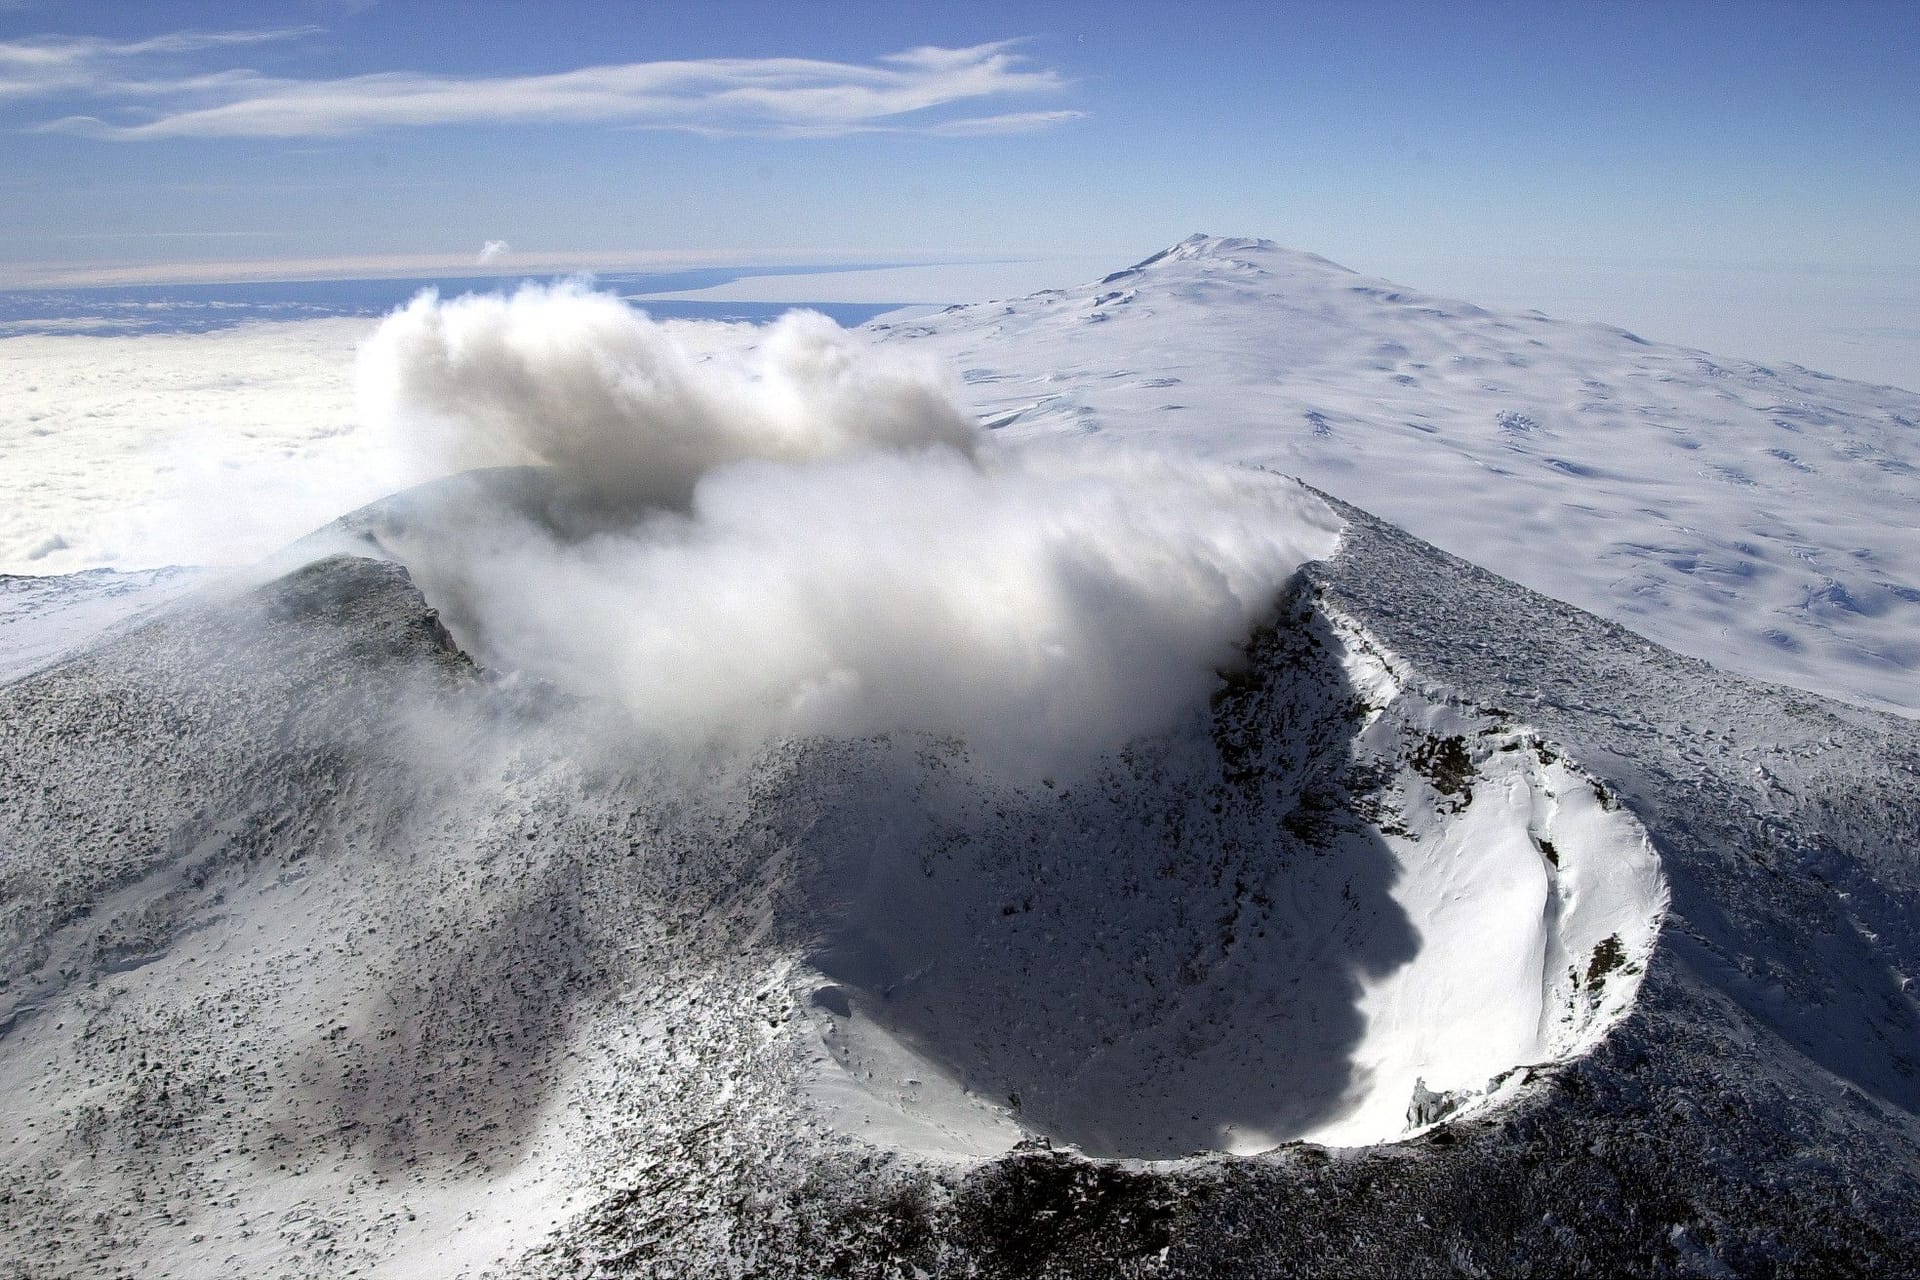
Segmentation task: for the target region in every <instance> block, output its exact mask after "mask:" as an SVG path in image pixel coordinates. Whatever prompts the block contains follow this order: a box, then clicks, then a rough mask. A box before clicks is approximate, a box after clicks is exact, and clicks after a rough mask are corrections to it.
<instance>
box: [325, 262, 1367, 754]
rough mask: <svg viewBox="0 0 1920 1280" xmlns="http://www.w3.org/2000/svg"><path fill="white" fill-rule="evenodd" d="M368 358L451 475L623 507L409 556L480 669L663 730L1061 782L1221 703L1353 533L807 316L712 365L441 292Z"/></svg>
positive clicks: (577, 319)
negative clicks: (994, 433) (916, 751)
mask: <svg viewBox="0 0 1920 1280" xmlns="http://www.w3.org/2000/svg"><path fill="white" fill-rule="evenodd" d="M362 359H363V368H362V382H361V387H362V395H363V400H362V403H363V406H365V410H366V412H368V413H370V414H372V415H374V416H377V417H378V418H380V419H381V420H382V421H383V422H385V423H387V424H388V425H389V426H391V427H393V428H397V429H398V430H400V431H402V432H405V433H408V434H410V435H411V436H412V437H413V438H414V440H415V442H416V446H417V447H419V448H423V449H425V450H427V451H428V452H429V453H437V454H438V455H439V457H440V459H441V465H442V466H443V467H452V466H457V465H462V464H467V463H474V462H506V461H537V462H542V463H545V464H547V465H548V466H549V467H550V468H552V469H553V470H554V471H556V472H557V473H558V474H559V475H560V476H561V477H563V478H564V479H565V480H566V481H567V482H569V483H571V484H574V485H583V486H587V487H589V488H591V489H592V490H594V491H595V492H596V493H598V494H602V495H605V494H609V493H611V494H615V495H618V497H619V498H620V499H621V501H622V502H623V503H624V504H625V505H624V506H622V507H621V508H620V511H621V514H620V516H619V518H617V519H612V520H608V519H602V520H599V521H597V522H595V523H594V524H593V525H592V526H591V531H590V532H583V531H582V530H581V529H580V528H577V527H576V528H571V529H559V528H555V527H554V526H553V524H552V523H551V522H550V520H549V519H547V518H545V517H544V516H536V515H533V514H529V513H528V511H526V510H522V509H515V508H513V507H512V506H511V504H506V503H501V504H494V505H488V504H486V503H484V502H480V501H477V500H475V499H474V496H473V495H474V494H478V493H481V492H483V491H482V490H474V491H472V493H469V494H468V495H467V496H466V497H464V498H462V499H460V500H457V501H450V502H447V503H446V504H445V505H444V507H443V509H442V512H441V514H440V516H439V517H438V518H437V519H435V520H430V521H409V522H408V527H407V528H406V529H405V530H395V531H394V533H393V535H392V539H391V546H392V547H393V549H394V550H395V551H396V552H397V553H398V554H399V555H400V556H401V557H402V558H403V559H404V560H405V561H406V562H407V563H408V564H409V566H410V567H411V568H412V569H413V571H414V573H415V576H416V578H417V579H418V580H419V581H420V583H421V585H422V587H423V588H424V589H425V590H426V592H427V594H428V596H429V598H430V599H432V600H433V601H434V602H435V603H436V604H437V605H439V606H440V607H441V608H442V609H443V611H444V612H445V613H446V615H447V617H448V618H449V620H450V622H451V623H452V625H454V627H455V629H456V632H457V633H458V634H460V635H461V636H462V639H463V640H464V641H465V642H466V643H468V644H470V645H472V646H473V647H474V648H475V649H476V651H477V653H478V655H479V657H480V658H481V660H482V661H483V662H486V663H488V664H489V665H492V666H494V667H496V668H501V669H505V670H510V671H518V672H523V673H525V674H528V675H531V676H536V677H539V678H542V679H546V680H550V681H553V682H555V683H557V684H559V685H561V686H562V687H564V688H567V689H570V690H573V691H575V692H577V693H582V694H586V695H589V696H593V697H597V698H603V699H609V700H612V701H614V702H617V703H618V704H620V705H622V706H624V707H625V708H626V710H627V711H628V713H629V714H630V715H631V716H632V717H634V718H635V719H636V720H637V721H638V722H639V723H640V724H641V725H642V726H643V727H645V728H647V729H649V730H653V731H658V732H662V733H669V734H693V735H696V736H703V737H713V736H716V735H717V736H721V737H739V736H742V735H744V736H746V737H749V738H751V737H755V736H760V735H768V734H772V735H788V734H806V733H834V734H867V733H877V732H886V731H891V730H915V731H924V732H932V733H941V734H951V735H956V736H958V737H960V738H962V739H964V740H965V741H966V742H967V743H968V744H969V746H970V748H971V749H972V751H973V753H974V755H975V758H976V760H979V761H981V762H983V763H986V764H988V765H989V766H990V767H999V768H1011V769H1017V770H1020V771H1033V770H1039V771H1058V770H1063V769H1070V768H1071V767H1072V765H1073V764H1074V762H1075V761H1078V760H1082V759H1085V758H1086V757H1087V756H1088V755H1089V753H1092V752H1097V751H1101V750H1107V749H1112V748H1115V747H1118V746H1120V745H1123V744H1124V743H1125V742H1126V741H1128V740H1129V739H1130V738H1132V737H1134V736H1137V735H1138V734H1141V733H1147V732H1152V731H1155V730H1158V729H1162V728H1166V727H1168V726H1169V725H1170V724H1171V723H1172V722H1173V721H1174V720H1175V719H1176V718H1177V717H1178V716H1179V715H1180V714H1182V712H1184V711H1189V710H1192V709H1194V708H1196V707H1199V706H1203V705H1204V702H1205V698H1206V695H1207V693H1208V691H1209V690H1210V689H1211V688H1212V687H1214V684H1215V682H1216V680H1217V675H1216V674H1215V673H1216V671H1217V670H1218V669H1220V668H1222V667H1224V666H1227V665H1230V664H1231V663H1232V662H1233V660H1234V656H1235V652H1236V649H1235V646H1236V644H1237V643H1238V642H1239V641H1241V640H1242V639H1244V638H1245V636H1246V635H1247V634H1248V632H1249V631H1250V630H1251V628H1252V627H1253V626H1254V625H1255V624H1256V623H1257V622H1258V621H1259V620H1260V619H1261V618H1262V617H1263V616H1264V615H1265V613H1266V612H1267V611H1268V610H1269V609H1270V608H1271V607H1272V606H1273V604H1274V601H1275V595H1276V593H1277V592H1278V591H1279V590H1280V588H1281V586H1282V584H1283V583H1284V582H1285V580H1286V578H1287V576H1288V575H1289V574H1290V573H1291V572H1292V571H1293V570H1294V569H1295V568H1297V567H1298V565H1299V564H1300V563H1301V562H1302V561H1303V560H1305V559H1308V558H1310V557H1313V556H1319V555H1324V554H1327V553H1328V552H1329V551H1330V550H1331V548H1332V546H1333V543H1334V540H1335V536H1336V535H1335V521H1334V520H1333V518H1332V516H1331V515H1330V514H1329V513H1328V512H1327V511H1326V510H1325V508H1324V507H1323V506H1322V505H1321V504H1319V503H1318V502H1316V501H1314V500H1313V499H1312V498H1311V497H1309V496H1308V495H1306V494H1305V493H1304V492H1303V491H1302V490H1300V489H1299V487H1298V486H1296V485H1294V484H1293V483H1291V482H1290V481H1284V480H1281V479H1278V478H1276V477H1273V476H1269V475H1266V474H1264V473H1258V472H1250V471H1244V470H1236V469H1229V468H1222V467H1216V466H1209V465H1205V464H1199V463H1191V462H1175V461H1171V460H1166V459H1159V458H1152V457H1145V456H1132V455H1119V454H1113V453H1109V452H1105V451H1099V450H1092V449H1088V448H1086V447H1084V446H1082V447H1058V446H1056V447H1053V448H1047V447H1042V446H1031V445H1030V446H1025V447H1018V448H1015V447H1007V446H1004V445H1001V444H999V443H997V442H995V441H993V440H990V439H987V438H985V437H984V436H983V435H982V433H980V432H978V431H977V429H976V428H974V427H973V426H972V425H971V424H970V423H968V422H967V421H966V420H965V419H964V418H962V417H961V416H960V414H959V413H958V411H957V410H956V409H955V408H954V407H953V404H952V402H951V401H950V400H949V399H948V398H947V396H946V394H945V393H946V383H945V380H944V378H943V377H941V376H940V375H939V374H938V372H937V371H934V370H930V369H928V368H926V367H925V366H918V365H910V364H902V363H900V362H899V361H898V359H897V357H895V356H893V355H892V354H890V353H884V352H881V351H877V350H875V349H873V348H870V347H869V346H867V345H866V343H865V342H864V340H863V339H861V338H860V337H859V336H857V335H852V334H847V333H844V332H842V331H839V330H837V329H835V328H834V326H832V324H831V323H830V322H828V321H826V320H824V319H823V318H821V317H818V316H805V315H802V316H792V317H789V318H787V319H786V320H783V321H782V322H781V323H780V324H778V325H776V326H773V327H772V328H771V329H770V330H769V331H767V332H766V334H765V335H764V338H763V340H762V341H761V342H760V344H759V345H758V347H757V348H756V349H755V350H753V351H752V352H751V353H749V354H746V355H732V356H730V355H728V354H726V353H724V352H722V353H720V354H716V355H715V356H714V357H713V358H710V359H706V360H701V359H698V358H696V357H694V356H692V355H690V354H689V353H688V352H686V351H685V349H684V348H682V347H681V346H680V344H679V343H678V342H677V341H676V340H674V339H673V338H672V337H671V336H670V335H668V334H665V333H662V332H659V331H657V330H656V329H655V328H654V327H653V326H652V325H651V322H649V321H647V320H646V319H644V317H641V316H639V315H637V314H636V313H634V312H632V311H631V310H630V309H628V308H627V307H625V306H624V305H623V304H621V303H620V302H618V301H617V300H615V299H612V298H607V297H602V296H596V295H593V294H589V293H586V292H584V291H583V290H581V289H579V288H577V287H562V288H558V289H552V290H537V289H536V290H523V291H522V292H521V293H519V294H517V295H515V296H514V297H513V298H510V299H506V298H490V299H458V300H454V301H451V302H448V301H441V300H439V299H437V298H433V297H431V296H427V297H423V298H422V299H420V300H418V301H416V302H415V303H414V304H413V305H412V306H411V307H409V308H407V309H406V310H404V311H402V312H399V313H397V314H396V315H395V316H393V317H392V318H390V319H389V320H388V321H387V322H386V324H385V325H384V326H383V328H382V331H381V332H380V333H379V334H378V335H377V336H376V337H375V339H374V340H372V341H371V342H370V343H369V344H368V345H367V346H366V348H365V349H364V353H363V357H362ZM545 509H546V510H550V509H551V508H550V507H549V508H545Z"/></svg>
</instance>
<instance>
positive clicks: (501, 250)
mask: <svg viewBox="0 0 1920 1280" xmlns="http://www.w3.org/2000/svg"><path fill="white" fill-rule="evenodd" d="M512 250H513V246H512V245H510V244H508V243H507V242H506V241H505V240H489V241H487V242H486V243H485V244H483V245H481V246H480V252H479V253H478V254H477V255H476V256H475V257H474V261H475V262H476V263H478V264H479V265H480V266H483V267H484V266H486V265H487V264H488V263H489V262H494V261H497V260H498V259H499V258H500V256H501V255H502V254H505V253H510V252H512Z"/></svg>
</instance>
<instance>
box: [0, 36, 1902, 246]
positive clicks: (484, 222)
mask: <svg viewBox="0 0 1920 1280" xmlns="http://www.w3.org/2000/svg"><path fill="white" fill-rule="evenodd" d="M182 33H194V34H193V35H183V34H182ZM169 37H170V39H168V38H169ZM1002 41H1018V43H1017V44H1012V45H1008V46H1003V47H1002V48H1001V49H1000V50H998V51H997V52H996V51H992V50H981V49H980V48H979V46H982V45H987V44H990V43H995V42H1002ZM0 42H4V44H5V46H6V48H5V49H4V50H0V127H4V128H5V130H6V132H5V133H4V135H0V173H4V174H5V175H6V176H5V177H4V178H0V184H4V188H5V190H6V209H7V212H6V214H5V215H4V224H0V235H3V238H4V244H0V255H4V257H5V258H6V259H8V260H11V261H15V262H18V261H23V260H47V259H135V260H155V261H169V260H182V259H186V260H192V259H208V258H263V257H297V258H314V257H327V256H334V255H340V256H360V255H369V254H387V253H404V254H431V253H443V252H447V253H452V252H458V253H469V252H472V251H473V250H474V249H476V248H477V247H478V246H479V245H480V244H481V243H482V242H483V241H485V240H488V239H501V240H505V241H507V242H509V243H510V244H511V245H512V246H513V248H514V249H515V250H516V251H519V252H531V253H540V252H556V253H557V252H570V251H577V252H593V251H601V250H680V251H697V252H713V253H720V254H723V255H724V254H740V255H746V256H750V257H761V256H764V255H768V254H772V255H774V256H776V257H777V256H779V255H781V254H810V255H825V256H846V257H850V258H860V259H876V258H892V257H900V256H903V255H905V256H912V255H936V256H937V255H982V254H988V255H992V254H1042V255H1044V254H1068V253H1071V254H1081V253H1091V254H1106V253H1119V254H1122V255H1124V254H1127V253H1131V252H1135V251H1140V250H1144V249H1147V248H1151V247H1153V246H1155V245H1158V244H1161V243H1163V242H1166V241H1170V240H1172V239H1175V238H1177V237H1179V236H1181V235H1184V234H1186V233H1188V232H1190V231H1192V230H1195V229H1208V230H1218V231H1222V232H1230V233H1234V234H1259V235H1267V236H1271V237H1274V238H1277V239H1281V240H1283V241H1286V242H1288V243H1293V244H1298V245H1300V246H1302V247H1307V248H1312V249H1315V250H1317V251H1319V252H1323V253H1327V254H1328V255H1329V256H1333V257H1336V258H1337V257H1340V256H1341V255H1342V254H1343V253H1344V254H1346V255H1347V256H1349V257H1353V256H1359V257H1365V256H1366V254H1367V253H1368V252H1369V251H1370V250H1371V249H1373V248H1374V247H1375V246H1386V245H1393V244H1404V243H1406V242H1409V241H1413V240H1418V241H1419V242H1421V243H1422V244H1424V245H1426V246H1429V247H1430V248H1431V249H1432V250H1433V251H1435V252H1446V251H1460V252H1465V253H1474V252H1487V251H1506V252H1521V253H1529V254H1542V253H1553V252H1564V253H1568V254H1574V255H1582V256H1603V257H1604V256H1607V255H1622V256H1639V255H1645V254H1648V253H1656V252H1657V253H1660V254H1664V255H1668V256H1670V257H1671V258H1673V259H1675V260H1687V261H1693V260H1699V259H1703V258H1720V259H1729V260H1736V261H1756V260H1792V261H1796V262H1820V263H1829V264H1884V263H1889V262H1900V263H1902V264H1904V265H1912V264H1913V263H1914V261H1915V259H1917V258H1920V250H1916V249H1915V248H1914V246H1915V245H1916V244H1920V213H1917V212H1916V210H1920V13H1917V12H1916V10H1915V9H1914V7H1913V6H1912V4H1911V3H1903V4H1892V5H1883V6H1876V5H1872V4H1868V3H1856V2H1852V0H1849V2H1848V3H1841V4H1827V5H1805V6H1768V5H1749V4H1740V5H1686V4H1681V5H1676V6H1671V7H1661V8H1658V11H1656V7H1655V6H1644V5H1637V4H1636V5H1606V4H1579V5H1573V4H1569V5H1559V4H1539V3H1532V4H1517V5H1498V4H1472V3H1468V4H1460V5H1448V6H1445V7H1444V8H1442V7H1441V6H1425V5H1395V4H1358V5H1300V6H1288V5H1283V4H1243V5H1205V4H1198V5H1195V4H1186V5H1180V6H1158V5H1154V6H1149V5H1139V4H1134V5H1128V4H1124V3H1114V2H1112V0H1108V2H1107V3H1100V4H1087V5H1045V4H1021V5H1011V4H1007V5H996V4H990V3H986V4H967V5H959V4H944V5H911V4H901V3H889V4H875V5H865V4H850V3H839V4H832V5H810V4H804V3H794V2H793V0H781V2H780V3H774V4H698V5H696V4H688V3H674V4H654V3H611V2H609V0H596V2H594V3H573V4H566V3H555V2H554V0H546V2H544V3H541V4H538V5H533V4H526V5H522V4H515V3H511V2H508V0H489V2H488V3H485V4H471V3H438V2H434V0H409V2H405V3H403V2H401V0H387V2H386V3H374V4H349V3H326V2H323V0H311V2H301V0H292V2H289V3H281V4H277V5H276V4H262V3H250V4H235V3H213V2H184V0H182V2H175V3H166V2H162V0H153V2H143V3H127V2H126V0H111V2H108V3H91V2H85V0H64V2H63V0H26V2H25V3H22V2H21V0H13V2H12V3H6V2H5V0H0ZM924 46H934V47H939V48H943V49H947V50H966V49H973V50H975V51H974V52H973V53H971V54H964V53H949V54H947V55H944V56H945V57H946V58H947V59H948V61H949V62H950V63H951V64H952V65H950V66H947V67H944V68H942V67H937V66H931V65H916V64H914V63H912V62H907V61H901V60H898V59H897V58H896V59H894V60H889V58H890V55H899V54H902V53H903V52H905V51H908V50H912V49H915V48H919V47H924ZM30 55H34V56H37V61H35V60H34V57H30ZM715 59H722V60H728V62H727V63H726V64H725V65H724V66H722V67H721V68H719V69H718V70H714V71H712V72H710V73H706V74H704V77H703V78H702V79H701V80H700V82H693V83H671V82H669V83H664V84H662V83H661V80H662V77H661V76H660V74H659V72H660V68H657V67H656V68H645V67H636V64H649V63H655V64H657V63H663V62H669V61H676V60H683V61H696V62H697V61H704V60H715ZM796 59H806V60H813V61H815V62H817V63H819V64H822V65H820V66H819V67H818V68H816V69H814V70H813V71H811V72H810V73H808V74H803V75H799V76H792V75H790V74H789V72H788V70H787V69H785V68H784V67H783V60H796ZM926 61H927V62H931V61H932V59H927V60H926ZM594 67H605V68H621V69H623V70H622V74H623V75H625V76H626V77H627V78H628V80H631V81H644V82H645V83H642V84H641V85H640V87H639V88H637V89H634V88H630V87H616V88H614V89H613V90H612V91H610V92H609V91H607V89H606V87H605V86H604V85H603V84H591V85H588V86H586V89H587V92H586V93H583V94H578V95H576V96H581V97H587V96H591V95H593V94H599V95H600V97H599V98H598V99H597V100H595V101H593V102H591V103H588V104H586V105H584V106H583V105H581V104H578V103H575V104H573V105H571V106H561V107H556V106H555V104H554V102H553V101H552V99H553V98H555V97H560V96H565V95H567V94H573V93H574V92H575V90H576V89H579V88H580V86H577V85H572V86H570V85H566V84H556V83H555V82H553V81H551V80H549V81H546V82H544V83H543V82H541V81H540V80H538V79H535V78H539V77H555V76H562V75H564V74H565V73H570V72H574V73H577V72H579V71H581V69H583V68H594ZM242 73H244V74H242ZM382 75H384V76H386V77H389V78H388V79H385V80H381V79H367V77H370V76H382ZM649 75H651V77H652V78H651V79H649ZM516 78H518V79H516ZM602 79H606V77H603V78H602ZM756 91H758V92H761V93H762V94H763V95H764V96H763V97H762V98H760V99H756V98H754V97H753V94H754V93H755V92H756ZM436 95H437V97H438V99H439V101H438V103H437V104H429V105H427V106H424V107H423V106H422V102H423V100H424V99H425V98H427V97H430V96H436ZM780 95H785V97H784V98H782V97H781V96H780ZM855 98H861V99H862V100H860V101H855V100H853V99H855ZM923 103H924V104H926V105H921V104H923ZM907 108H917V109H907ZM569 112H573V113H574V114H571V115H569V114H568V113H569ZM50 126H51V127H50Z"/></svg>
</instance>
